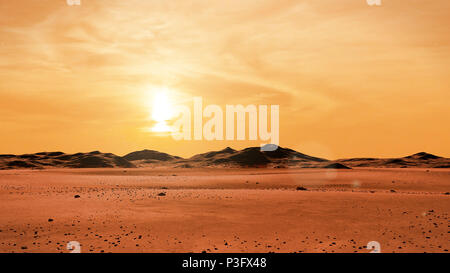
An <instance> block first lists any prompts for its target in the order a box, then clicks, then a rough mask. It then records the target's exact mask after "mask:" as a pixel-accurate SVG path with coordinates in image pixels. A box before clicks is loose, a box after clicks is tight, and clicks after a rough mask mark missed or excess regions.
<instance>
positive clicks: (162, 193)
mask: <svg viewBox="0 0 450 273" xmlns="http://www.w3.org/2000/svg"><path fill="white" fill-rule="evenodd" d="M158 196H166V193H165V192H160V193H158Z"/></svg>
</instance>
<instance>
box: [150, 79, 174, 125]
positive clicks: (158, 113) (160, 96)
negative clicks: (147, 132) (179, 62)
mask: <svg viewBox="0 0 450 273" xmlns="http://www.w3.org/2000/svg"><path fill="white" fill-rule="evenodd" d="M172 117H173V106H172V103H171V101H170V94H169V90H167V88H160V89H158V90H156V91H155V92H154V96H153V107H152V120H154V121H155V122H156V124H155V125H154V126H153V127H152V128H151V131H152V132H155V133H166V132H172V127H170V126H169V125H168V124H167V121H168V120H170V119H171V118H172Z"/></svg>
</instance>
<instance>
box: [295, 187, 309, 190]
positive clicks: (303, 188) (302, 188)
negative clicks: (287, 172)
mask: <svg viewBox="0 0 450 273" xmlns="http://www.w3.org/2000/svg"><path fill="white" fill-rule="evenodd" d="M296 190H298V191H307V190H308V189H307V188H305V187H297V189H296Z"/></svg>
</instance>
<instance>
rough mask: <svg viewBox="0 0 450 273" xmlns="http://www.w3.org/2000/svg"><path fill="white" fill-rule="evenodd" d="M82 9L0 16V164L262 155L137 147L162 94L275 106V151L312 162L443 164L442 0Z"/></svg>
mask: <svg viewBox="0 0 450 273" xmlns="http://www.w3.org/2000/svg"><path fill="white" fill-rule="evenodd" d="M81 1H82V4H81V6H68V5H67V4H66V2H65V0H14V1H11V0H0V140H1V141H0V153H16V154H18V153H31V152H40V151H55V150H61V151H65V152H79V151H91V150H101V151H105V152H113V153H116V154H118V155H123V154H125V153H128V152H131V151H134V150H139V149H144V148H148V149H155V150H159V151H164V152H168V153H171V154H175V155H180V156H190V155H193V154H195V153H200V152H204V151H207V150H213V149H222V148H224V147H226V146H232V147H234V148H243V147H246V146H250V145H251V146H258V145H259V143H261V141H259V140H258V141H253V142H247V141H235V142H232V141H212V142H208V141H175V140H173V139H172V138H171V137H161V136H155V135H154V134H152V133H150V132H148V130H145V128H148V127H150V126H152V121H151V120H149V117H150V113H151V109H150V107H151V105H152V103H151V98H152V90H154V89H155V88H160V87H166V88H169V89H170V90H173V91H174V92H175V93H176V94H177V100H178V102H179V101H183V102H185V101H184V100H185V99H186V98H192V97H193V96H202V97H203V100H204V103H205V104H221V105H224V104H244V105H246V104H278V105H280V145H281V146H288V147H291V148H294V149H296V150H298V151H301V152H304V153H307V154H311V155H314V156H322V157H326V158H329V159H334V158H343V157H356V156H374V157H375V156H376V157H389V156H405V155H408V154H412V153H415V152H419V151H427V152H430V153H434V154H438V155H441V156H446V157H449V156H450V141H449V139H450V126H449V124H450V110H449V109H450V1H448V0H433V1H430V0H408V1H406V0H402V1H400V0H383V5H382V6H381V7H370V6H368V5H367V3H366V1H365V0H320V1H316V0H314V1H313V0H308V1H302V0H276V1H244V0H239V1H230V0H227V1H224V0H221V1H211V0H208V1H185V0H183V1H167V0H164V1H162V0H158V1H156V0H149V1H142V0H127V1H124V0H120V1H115V0H81ZM183 99H184V100H183ZM188 105H191V104H188Z"/></svg>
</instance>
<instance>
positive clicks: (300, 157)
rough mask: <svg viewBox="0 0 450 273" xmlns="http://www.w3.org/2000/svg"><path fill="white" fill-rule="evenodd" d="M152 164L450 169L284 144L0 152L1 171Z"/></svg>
mask: <svg viewBox="0 0 450 273" xmlns="http://www.w3.org/2000/svg"><path fill="white" fill-rule="evenodd" d="M151 166H167V167H174V168H195V167H202V168H203V167H236V168H246V167H265V168H333V169H351V168H355V167H375V168H408V167H416V168H449V167H450V159H449V158H444V157H439V156H436V155H432V154H428V153H424V152H421V153H417V154H414V155H410V156H406V157H401V158H349V159H338V160H327V159H323V158H319V157H313V156H309V155H306V154H302V153H300V152H297V151H294V150H292V149H288V148H282V147H279V148H278V149H276V150H275V151H261V149H260V147H250V148H246V149H243V150H234V149H232V148H230V147H227V148H225V149H223V150H220V151H211V152H207V153H202V154H197V155H195V156H193V157H190V158H181V157H178V156H173V155H170V154H167V153H162V152H158V151H153V150H142V151H136V152H132V153H129V154H127V155H125V156H123V157H121V156H117V155H115V154H112V153H101V152H99V151H94V152H90V153H76V154H66V153H63V152H42V153H36V154H24V155H10V154H6V155H0V169H2V170H5V169H44V168H139V167H151Z"/></svg>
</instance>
